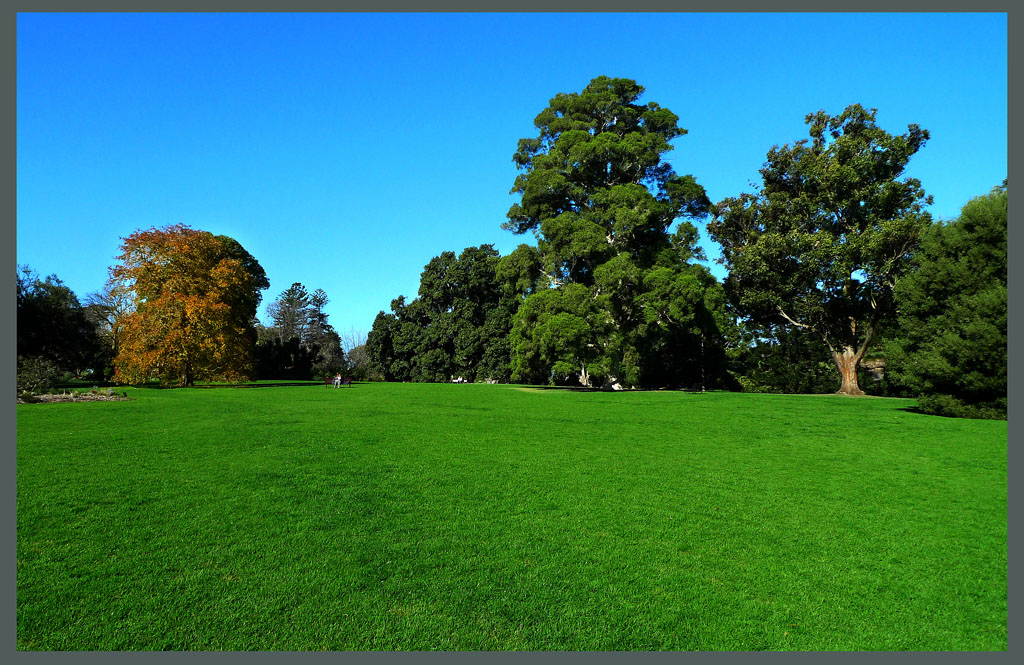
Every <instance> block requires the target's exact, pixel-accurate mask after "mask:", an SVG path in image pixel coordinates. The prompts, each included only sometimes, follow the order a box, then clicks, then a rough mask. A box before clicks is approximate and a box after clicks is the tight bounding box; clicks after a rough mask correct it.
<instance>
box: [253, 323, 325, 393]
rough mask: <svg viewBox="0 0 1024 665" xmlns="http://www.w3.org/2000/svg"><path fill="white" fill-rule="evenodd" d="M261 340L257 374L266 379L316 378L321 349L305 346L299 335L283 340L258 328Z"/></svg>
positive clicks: (257, 348) (258, 348) (257, 359)
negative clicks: (315, 368)
mask: <svg viewBox="0 0 1024 665" xmlns="http://www.w3.org/2000/svg"><path fill="white" fill-rule="evenodd" d="M258 332H259V333H260V340H259V342H257V344H256V354H255V355H256V376H258V377H260V378H263V379H266V378H274V379H290V380H296V379H301V380H308V379H311V378H314V376H315V372H314V367H315V366H316V363H317V358H318V356H319V353H320V349H319V347H317V346H305V345H303V344H302V343H301V342H300V341H299V338H298V337H290V338H289V339H288V340H287V341H281V339H280V338H279V337H278V336H277V335H273V334H269V335H268V334H267V333H266V329H265V328H262V329H258Z"/></svg>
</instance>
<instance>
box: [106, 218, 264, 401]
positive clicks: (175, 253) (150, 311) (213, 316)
mask: <svg viewBox="0 0 1024 665" xmlns="http://www.w3.org/2000/svg"><path fill="white" fill-rule="evenodd" d="M117 259H118V261H119V263H117V264H116V265H114V266H113V267H112V268H111V269H110V283H111V292H112V294H113V295H114V296H116V297H122V296H127V297H129V298H130V299H131V302H132V305H133V306H132V311H131V312H130V313H128V314H126V315H125V316H124V317H123V320H122V321H121V325H120V339H119V349H118V351H119V352H118V355H117V358H115V360H114V366H115V380H117V381H119V382H122V383H141V382H143V381H146V380H149V379H151V378H158V379H159V380H160V381H161V382H163V383H176V384H178V385H184V386H191V385H194V383H195V382H196V381H197V380H211V379H224V380H231V381H238V380H244V379H246V378H247V377H248V376H249V375H250V373H251V372H252V364H253V359H252V351H253V347H254V345H255V342H256V333H255V329H254V326H253V322H254V320H255V317H256V310H257V308H258V306H259V301H260V291H261V290H262V289H265V288H267V286H269V283H268V282H267V279H266V274H265V273H264V272H263V269H262V267H260V265H259V263H258V262H257V261H256V260H255V259H254V258H253V257H252V256H251V255H250V254H249V253H248V252H246V251H245V249H244V248H243V247H242V246H241V245H240V244H239V243H238V242H237V241H234V240H233V239H231V238H227V237H226V236H215V235H213V234H212V233H209V232H206V231H200V230H195V229H191V228H189V227H188V226H184V225H180V224H179V225H173V226H167V227H164V228H152V229H149V230H146V231H136V232H135V233H133V234H131V235H130V236H128V237H127V238H125V239H124V240H123V243H122V245H121V254H120V255H119V256H118V257H117Z"/></svg>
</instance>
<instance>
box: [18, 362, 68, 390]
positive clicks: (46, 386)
mask: <svg viewBox="0 0 1024 665" xmlns="http://www.w3.org/2000/svg"><path fill="white" fill-rule="evenodd" d="M61 375H62V372H61V370H60V368H59V367H57V365H56V363H54V362H53V361H52V360H49V359H47V358H43V357H40V356H29V357H23V356H18V377H17V381H18V393H19V394H21V393H30V394H37V393H45V392H49V391H50V390H52V389H53V387H54V386H56V385H57V383H58V382H59V381H60V379H61Z"/></svg>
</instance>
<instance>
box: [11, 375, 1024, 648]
mask: <svg viewBox="0 0 1024 665" xmlns="http://www.w3.org/2000/svg"><path fill="white" fill-rule="evenodd" d="M128 394H129V396H130V397H132V398H134V399H133V400H132V401H127V402H93V403H65V404H28V405H18V407H17V413H18V439H17V479H18V486H17V496H18V504H17V525H18V526H17V528H18V533H17V570H18V573H17V605H18V610H17V612H18V614H17V616H18V625H17V640H18V648H19V649H42V650H83V649H85V650H88V649H100V650H127V649H176V650H249V649H261V650H316V649H327V650H379V649H386V650H391V649H401V650H434V649H441V650H454V649H485V650H492V649H499V650H542V649H557V650H584V649H585V650H590V649H601V650H651V649H672V650H765V649H767V650H775V649H781V650H832V649H842V650H849V649H856V650H874V649H884V650H947V649H952V650H1003V649H1006V646H1007V623H1006V622H1007V611H1006V606H1007V591H1006V589H1007V587H1006V579H1007V559H1006V552H1007V545H1006V532H1007V505H1006V493H1007V474H1006V450H1007V438H1006V422H1005V421H977V420H955V419H946V418H939V417H934V416H927V415H922V414H919V413H915V412H913V411H912V410H911V408H910V407H912V406H913V402H912V401H910V400H893V399H876V398H846V397H841V396H833V395H827V396H783V395H747V394H729V393H708V394H686V393H679V392H637V393H584V392H572V391H565V390H539V389H524V388H517V387H514V386H498V385H450V384H435V385H424V384H357V385H355V386H353V387H352V388H343V389H338V390H335V389H325V388H324V387H323V386H322V384H320V385H313V384H310V385H309V386H287V387H270V386H266V387H260V388H244V389H243V388H197V389H191V390H184V389H181V390H156V389H136V390H132V389H129V390H128Z"/></svg>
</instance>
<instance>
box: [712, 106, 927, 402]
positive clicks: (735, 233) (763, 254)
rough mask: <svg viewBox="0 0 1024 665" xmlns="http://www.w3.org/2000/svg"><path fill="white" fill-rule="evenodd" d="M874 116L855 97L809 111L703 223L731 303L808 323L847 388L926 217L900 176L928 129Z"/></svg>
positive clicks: (854, 388) (918, 195)
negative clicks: (802, 124)
mask: <svg viewBox="0 0 1024 665" xmlns="http://www.w3.org/2000/svg"><path fill="white" fill-rule="evenodd" d="M875 116H876V110H875V109H865V108H863V107H861V106H860V105H859V104H854V105H851V106H849V107H847V108H846V109H845V110H844V111H843V112H842V113H840V114H839V115H837V116H829V115H828V114H826V113H825V112H824V111H819V112H817V113H811V114H809V115H807V117H806V122H807V125H808V126H809V134H810V139H809V140H808V139H804V140H800V141H796V142H795V143H794V144H793V145H788V144H787V145H783V146H782V147H779V146H775V147H773V148H772V149H771V150H770V151H769V152H768V157H767V161H766V162H765V164H764V167H763V168H762V169H761V170H760V173H761V177H762V179H763V183H762V185H761V186H760V188H759V189H758V190H757V191H756V192H755V193H752V194H741V195H740V196H738V197H735V198H727V199H725V200H723V201H721V202H719V203H718V204H717V205H716V206H715V207H714V219H713V220H712V221H711V222H709V223H708V231H709V232H710V235H711V237H712V238H713V239H714V240H716V241H717V242H718V243H719V244H720V245H721V246H722V256H723V261H724V263H725V265H726V266H727V267H728V269H729V276H728V278H727V279H726V283H725V286H726V289H727V291H728V293H729V294H730V297H731V298H732V300H733V302H734V303H735V304H736V306H737V307H738V309H739V310H740V312H741V313H742V314H744V315H745V316H748V317H751V318H752V319H753V320H754V321H756V322H757V323H758V324H762V325H763V324H771V323H788V324H790V325H792V326H796V327H798V328H802V329H804V330H806V331H808V332H811V333H813V334H814V335H815V336H817V337H818V338H819V339H820V340H822V342H824V344H825V345H826V347H827V348H828V350H829V353H830V355H831V358H832V361H833V363H834V365H835V367H836V370H837V371H838V373H839V375H840V378H841V384H840V387H839V392H840V393H845V394H851V395H859V394H863V391H862V390H861V389H860V387H859V385H858V381H857V370H858V367H859V365H860V362H861V359H862V358H863V357H864V354H865V352H866V351H867V350H868V348H869V347H870V346H871V343H872V341H873V340H874V337H875V333H876V331H877V327H878V325H879V323H880V322H881V321H883V320H884V317H887V316H891V315H892V312H893V307H892V305H893V289H894V287H895V285H896V283H897V282H898V281H899V279H900V278H901V277H902V276H903V275H904V274H905V273H906V271H907V269H908V266H909V259H910V256H911V254H912V252H913V251H914V249H915V247H916V246H917V243H918V241H919V238H920V236H921V234H922V232H923V231H924V229H926V228H927V227H928V225H929V223H930V216H929V214H928V213H927V212H926V211H925V210H924V207H923V206H924V205H926V204H930V203H931V197H929V196H926V195H925V192H924V190H923V189H922V187H921V183H920V182H919V181H918V180H917V179H915V178H902V179H901V176H902V175H903V173H904V170H905V169H906V166H907V163H908V162H909V160H910V158H911V157H912V156H913V155H914V154H915V153H917V151H918V150H920V149H921V148H922V147H923V146H924V144H925V142H926V141H927V140H928V136H929V135H928V132H927V130H924V129H921V128H920V127H918V126H917V125H913V124H912V125H909V127H908V129H907V132H906V133H905V134H899V135H892V134H889V133H888V132H886V131H885V130H883V129H881V128H880V127H878V126H877V125H876V124H875Z"/></svg>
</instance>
